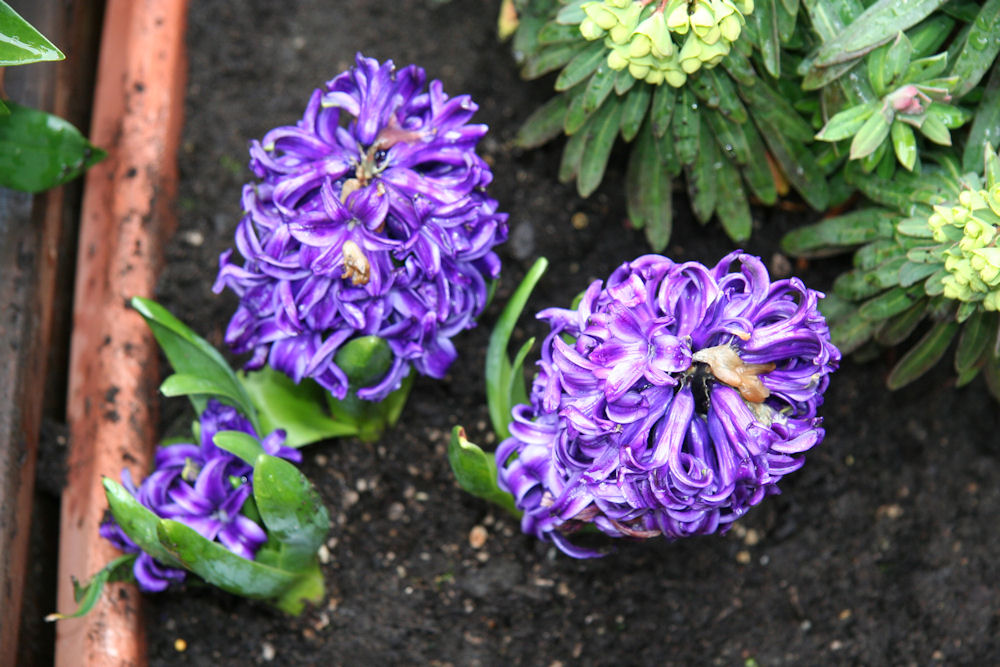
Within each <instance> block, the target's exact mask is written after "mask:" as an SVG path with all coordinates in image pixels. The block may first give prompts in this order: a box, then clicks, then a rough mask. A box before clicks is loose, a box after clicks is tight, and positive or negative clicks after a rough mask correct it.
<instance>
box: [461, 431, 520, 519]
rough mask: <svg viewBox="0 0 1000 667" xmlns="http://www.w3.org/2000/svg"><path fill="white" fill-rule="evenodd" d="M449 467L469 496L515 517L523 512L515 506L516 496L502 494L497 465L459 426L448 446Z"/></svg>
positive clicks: (503, 492)
mask: <svg viewBox="0 0 1000 667" xmlns="http://www.w3.org/2000/svg"><path fill="white" fill-rule="evenodd" d="M448 463H450V464H451V469H452V471H453V472H454V473H455V479H457V480H458V485H459V486H461V487H462V489H463V490H465V491H466V492H467V493H471V494H472V495H474V496H476V497H477V498H482V499H483V500H486V501H489V502H491V503H494V504H496V505H499V506H500V507H502V508H504V509H505V510H507V511H508V512H510V513H511V514H514V515H515V516H520V515H521V512H520V511H519V510H518V509H517V506H516V505H515V504H514V496H512V495H511V494H509V493H507V492H505V491H501V490H500V487H499V486H498V485H497V464H496V460H495V459H494V457H493V456H490V455H488V454H486V453H485V452H484V451H483V450H482V449H480V448H479V446H478V445H476V444H475V443H472V442H469V441H468V440H466V438H465V429H464V428H462V427H461V426H456V427H455V428H453V429H452V431H451V441H450V442H449V443H448Z"/></svg>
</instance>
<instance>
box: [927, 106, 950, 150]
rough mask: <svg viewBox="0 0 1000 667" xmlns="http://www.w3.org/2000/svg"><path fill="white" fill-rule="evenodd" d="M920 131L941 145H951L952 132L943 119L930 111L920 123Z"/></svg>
mask: <svg viewBox="0 0 1000 667" xmlns="http://www.w3.org/2000/svg"><path fill="white" fill-rule="evenodd" d="M920 133H921V134H923V135H924V136H925V137H927V138H928V139H930V140H931V141H933V142H934V143H936V144H940V145H941V146H951V133H950V132H948V127H947V126H946V125H945V124H944V122H942V120H941V119H940V118H939V117H937V116H935V115H933V114H930V113H928V114H927V115H926V116H925V117H924V122H923V123H921V124H920Z"/></svg>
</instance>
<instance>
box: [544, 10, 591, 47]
mask: <svg viewBox="0 0 1000 667" xmlns="http://www.w3.org/2000/svg"><path fill="white" fill-rule="evenodd" d="M581 13H582V12H581ZM579 39H580V26H579V25H564V24H562V23H558V22H556V21H549V22H548V23H546V24H545V25H544V26H542V29H541V30H539V31H538V44H539V46H548V45H549V44H564V43H566V42H576V41H579Z"/></svg>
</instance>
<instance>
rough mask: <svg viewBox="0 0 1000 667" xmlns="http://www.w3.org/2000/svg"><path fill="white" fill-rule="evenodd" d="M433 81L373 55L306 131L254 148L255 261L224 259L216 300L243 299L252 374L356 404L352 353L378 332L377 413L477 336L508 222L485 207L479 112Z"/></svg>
mask: <svg viewBox="0 0 1000 667" xmlns="http://www.w3.org/2000/svg"><path fill="white" fill-rule="evenodd" d="M425 80H426V76H425V73H424V70H422V69H420V68H419V67H416V66H413V65H410V66H408V67H404V68H402V69H399V70H397V69H396V68H395V67H394V66H393V64H392V62H391V61H387V62H385V63H381V64H380V63H379V62H378V61H376V60H373V59H371V58H364V57H363V56H362V55H361V54H358V56H357V58H356V65H355V67H353V68H352V69H350V70H349V71H347V72H345V73H343V74H341V75H339V76H337V77H336V78H334V79H333V80H332V81H330V82H328V83H327V84H326V85H325V87H324V88H322V89H320V90H316V91H315V92H314V93H313V95H312V97H311V99H310V100H309V104H308V106H307V108H306V112H305V115H304V116H303V118H302V120H300V121H299V122H298V123H297V124H296V125H295V126H288V127H279V128H276V129H274V130H271V131H270V132H268V133H267V134H266V135H265V136H264V138H263V139H262V140H261V141H254V142H252V143H251V145H250V168H251V170H252V171H253V173H254V175H255V176H256V177H257V179H258V180H257V181H256V182H254V183H250V184H247V185H246V186H245V187H244V190H243V208H244V211H245V215H244V217H243V219H242V221H241V222H240V224H239V227H238V229H237V232H236V248H237V250H238V251H239V253H240V254H241V255H242V256H243V263H242V265H239V264H237V263H235V262H234V261H233V259H232V255H233V253H232V251H231V250H229V251H226V252H224V253H223V254H222V256H221V257H220V258H219V267H220V268H219V275H218V278H217V280H216V283H215V286H214V288H213V289H214V290H215V291H216V292H221V291H222V290H223V289H224V288H226V287H229V288H230V289H232V290H233V291H234V292H235V293H236V294H237V295H238V296H239V297H240V304H239V307H238V308H237V311H236V313H235V314H234V315H233V317H232V320H231V321H230V323H229V327H228V328H227V330H226V342H227V343H228V344H229V345H230V346H231V347H232V348H233V350H234V351H236V352H237V353H252V357H251V358H250V360H249V361H248V362H247V364H246V367H247V368H248V369H255V368H260V367H261V366H263V365H264V364H265V363H267V364H269V365H271V366H272V367H273V368H276V369H278V370H280V371H282V372H284V373H286V374H287V375H289V376H290V377H291V378H292V379H294V380H295V381H296V382H299V381H301V380H302V379H303V378H305V377H309V378H312V379H313V380H315V381H316V382H318V383H319V384H320V385H322V386H323V387H325V388H326V389H327V390H328V391H330V392H331V393H332V394H333V395H334V396H335V397H337V398H344V396H346V393H347V391H348V378H347V377H346V375H345V373H344V372H343V370H341V368H340V367H339V366H338V365H337V364H336V362H335V360H334V358H335V356H336V354H337V351H338V350H339V349H340V348H341V346H343V345H344V344H345V343H347V342H349V341H350V340H351V339H353V338H356V337H359V336H369V335H374V336H378V337H380V338H382V339H383V340H384V341H386V343H387V344H388V346H389V348H390V349H391V351H392V353H393V355H394V361H393V363H392V365H391V367H390V369H389V370H388V372H387V373H386V374H385V376H383V377H382V378H380V379H378V380H377V381H375V383H374V384H373V385H371V386H368V387H361V388H359V389H358V391H357V395H358V396H360V397H361V398H364V399H369V400H373V401H378V400H381V399H382V398H384V397H385V396H387V395H388V394H389V393H390V392H391V391H393V390H394V389H396V388H398V387H399V386H400V384H401V382H402V380H403V378H404V377H406V376H407V375H408V374H409V372H410V369H411V368H415V369H416V371H417V372H419V373H422V374H424V375H429V376H431V377H435V378H440V377H442V376H443V375H444V373H445V372H446V370H447V369H448V367H449V365H450V364H451V362H452V361H454V359H455V356H456V353H455V348H454V346H453V345H452V343H451V337H452V336H454V335H455V334H456V333H458V332H459V331H461V330H463V329H467V328H469V327H472V326H474V324H475V318H476V317H477V316H478V315H479V314H480V313H481V312H482V310H483V308H484V307H485V304H486V298H487V291H488V290H487V281H488V280H492V279H495V278H496V277H497V276H498V275H499V271H500V260H499V258H498V257H497V255H496V253H494V252H493V247H494V246H496V245H497V244H498V243H501V242H502V241H504V240H505V239H506V236H507V216H506V214H503V213H498V212H497V210H496V209H497V203H496V202H495V201H494V200H493V199H490V198H489V197H487V196H486V195H485V188H486V186H487V185H488V184H489V183H490V181H492V179H493V175H492V173H491V172H490V169H489V166H488V165H487V164H486V163H485V162H484V161H483V160H482V158H480V157H479V156H478V155H477V154H476V152H475V147H476V143H477V142H478V141H479V139H480V138H482V136H483V135H484V134H485V133H486V130H487V128H486V126H485V125H477V124H470V123H469V120H470V119H471V117H472V115H473V113H474V112H475V111H476V109H477V107H476V105H475V104H474V103H473V102H472V100H471V99H469V97H468V96H464V95H463V96H459V97H448V96H447V95H445V93H444V92H443V90H442V86H441V83H440V82H439V81H431V83H430V85H429V86H427V87H426V88H425V86H424V83H425Z"/></svg>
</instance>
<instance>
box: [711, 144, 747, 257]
mask: <svg viewBox="0 0 1000 667" xmlns="http://www.w3.org/2000/svg"><path fill="white" fill-rule="evenodd" d="M719 164H720V165H721V166H720V167H719V169H718V172H717V174H716V176H717V180H718V187H719V191H720V192H719V198H718V201H716V203H715V210H716V215H718V217H719V222H721V223H722V228H723V229H724V230H726V235H727V236H729V238H730V240H732V242H733V243H743V242H745V241H746V240H747V239H749V238H750V232H751V230H752V229H753V217H752V216H751V215H750V203H749V202H748V201H747V195H746V192H745V191H744V190H743V182H742V180H741V179H740V173H739V171H737V169H736V167H735V166H734V165H733V163H732V162H730V161H729V160H727V159H725V158H721V159H720V160H719Z"/></svg>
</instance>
